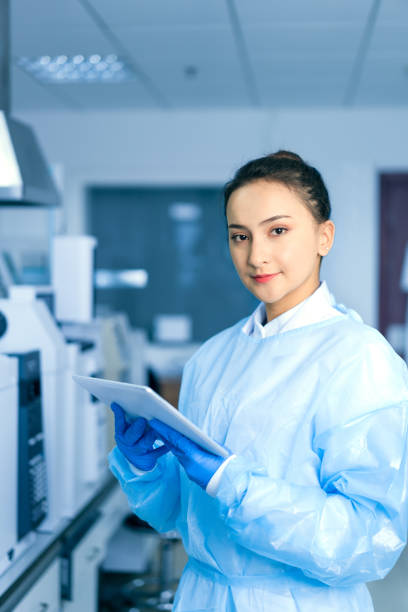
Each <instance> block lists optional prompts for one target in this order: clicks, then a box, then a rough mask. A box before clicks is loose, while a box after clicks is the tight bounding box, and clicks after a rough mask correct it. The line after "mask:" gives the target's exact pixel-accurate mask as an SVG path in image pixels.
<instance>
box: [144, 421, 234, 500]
mask: <svg viewBox="0 0 408 612" xmlns="http://www.w3.org/2000/svg"><path fill="white" fill-rule="evenodd" d="M149 425H150V427H151V428H152V429H154V431H155V432H156V433H157V435H158V437H159V438H160V439H161V440H163V442H164V443H165V445H166V446H167V447H168V448H170V450H171V452H172V453H173V454H174V455H175V456H176V457H177V459H178V460H179V461H180V463H181V465H182V466H183V468H184V469H185V471H186V473H187V476H188V477H189V478H190V480H193V481H194V482H196V483H197V484H198V485H200V487H201V488H203V489H206V487H207V484H208V483H209V481H210V480H211V478H212V476H213V475H214V474H215V472H216V471H217V470H218V468H219V467H220V465H221V464H222V463H224V461H225V459H224V458H223V457H220V456H218V455H213V454H212V453H209V452H208V451H206V450H204V449H203V448H202V447H201V446H199V445H198V444H196V443H195V442H193V441H192V440H190V439H189V438H186V436H183V435H182V434H180V433H179V432H178V431H176V430H175V429H173V428H172V427H169V425H166V424H165V423H163V422H162V421H159V420H158V419H152V420H151V421H150V422H149Z"/></svg>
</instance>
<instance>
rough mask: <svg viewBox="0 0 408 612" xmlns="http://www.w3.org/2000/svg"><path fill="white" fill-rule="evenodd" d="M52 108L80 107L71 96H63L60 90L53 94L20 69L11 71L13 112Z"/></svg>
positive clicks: (67, 108)
mask: <svg viewBox="0 0 408 612" xmlns="http://www.w3.org/2000/svg"><path fill="white" fill-rule="evenodd" d="M45 108H52V109H55V110H72V109H73V108H78V107H77V104H72V103H71V100H70V98H67V99H65V98H62V97H61V96H60V95H59V94H58V92H57V95H56V96H55V95H53V93H52V92H50V91H49V89H48V88H47V87H46V86H45V85H44V86H43V85H41V84H40V83H38V82H37V81H35V80H34V79H33V78H32V77H30V76H28V75H27V74H25V73H24V72H22V71H21V70H20V68H16V67H15V68H13V69H12V71H11V111H12V114H14V113H15V112H17V111H19V110H26V109H33V110H41V109H45Z"/></svg>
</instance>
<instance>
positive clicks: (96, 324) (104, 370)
mask: <svg viewBox="0 0 408 612" xmlns="http://www.w3.org/2000/svg"><path fill="white" fill-rule="evenodd" d="M62 331H63V333H64V335H65V337H66V338H69V339H71V340H72V339H76V340H80V339H82V340H84V339H87V340H90V341H92V342H94V343H95V349H96V355H97V359H98V362H97V364H96V365H97V368H96V370H95V371H94V372H89V373H88V376H97V377H98V376H99V377H105V378H109V379H111V380H120V381H122V382H126V381H127V382H132V383H134V384H139V385H144V384H146V383H147V369H146V360H145V346H146V334H145V332H144V330H141V329H131V328H130V326H129V323H128V319H127V316H126V315H125V314H124V313H114V314H112V315H108V316H106V317H98V318H97V319H94V320H93V321H91V322H90V323H87V324H85V323H76V324H75V323H71V324H64V325H62ZM98 370H99V374H97V373H96V372H97V371H98ZM76 373H77V374H81V373H82V372H79V371H78V372H76ZM84 375H86V374H84ZM94 402H95V398H94ZM97 405H98V403H96V402H95V406H97ZM99 405H100V403H99ZM87 414H88V418H93V417H94V416H95V414H94V412H92V411H88V413H87ZM99 414H100V416H101V418H102V416H104V417H105V422H103V421H99V423H100V425H101V427H102V426H105V427H106V429H107V434H105V438H104V440H106V439H107V448H108V449H111V448H112V447H113V446H114V445H115V438H114V419H113V415H112V413H111V411H110V410H106V408H105V409H104V412H101V411H100V413H99ZM100 448H101V449H102V450H101V452H105V455H106V451H104V450H103V447H100ZM89 452H92V451H91V447H89ZM89 465H91V464H89Z"/></svg>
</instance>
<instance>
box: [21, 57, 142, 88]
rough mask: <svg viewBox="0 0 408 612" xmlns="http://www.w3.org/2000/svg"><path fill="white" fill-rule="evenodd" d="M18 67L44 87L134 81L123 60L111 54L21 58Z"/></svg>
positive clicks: (131, 72)
mask: <svg viewBox="0 0 408 612" xmlns="http://www.w3.org/2000/svg"><path fill="white" fill-rule="evenodd" d="M17 65H18V66H19V67H20V68H22V69H23V70H25V71H26V72H28V73H29V74H31V75H32V76H34V77H35V78H36V79H38V80H39V81H42V82H44V83H78V82H85V83H97V82H99V83H100V82H103V83H109V82H113V83H118V82H121V81H129V80H131V79H133V78H134V74H133V71H132V69H131V68H130V67H129V66H127V64H126V62H125V61H124V59H123V58H119V57H118V56H117V55H114V54H113V53H110V54H109V55H105V56H103V55H99V54H98V53H93V54H92V55H89V56H88V57H85V56H84V55H81V54H78V55H73V56H71V57H68V56H67V55H55V56H50V55H42V56H40V57H20V58H18V60H17Z"/></svg>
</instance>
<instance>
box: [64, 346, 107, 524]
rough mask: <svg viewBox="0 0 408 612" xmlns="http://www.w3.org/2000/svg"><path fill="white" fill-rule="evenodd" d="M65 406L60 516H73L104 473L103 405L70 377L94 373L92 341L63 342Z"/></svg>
mask: <svg viewBox="0 0 408 612" xmlns="http://www.w3.org/2000/svg"><path fill="white" fill-rule="evenodd" d="M67 354H68V368H67V370H66V399H67V401H66V405H65V410H62V411H61V412H60V418H61V419H62V421H63V429H64V431H65V435H64V439H63V451H62V452H63V455H64V462H63V466H62V470H63V473H62V478H63V480H64V482H65V487H64V491H63V492H62V495H63V502H62V504H63V515H64V516H67V517H72V516H75V514H76V513H77V512H78V510H79V509H80V508H81V507H82V506H83V505H84V504H85V503H86V502H87V501H88V500H89V499H90V498H91V497H92V495H93V494H94V493H95V490H96V488H97V487H98V485H99V483H100V481H101V480H102V479H103V477H104V476H105V475H106V472H107V467H106V454H107V452H108V442H107V415H106V408H105V406H103V405H102V404H101V403H100V402H98V401H95V400H96V398H93V397H92V396H91V395H90V394H89V393H88V392H86V391H85V390H84V389H82V388H81V387H79V386H78V385H76V384H75V383H74V381H73V380H72V375H73V374H78V373H81V374H84V375H87V376H91V375H96V374H98V354H97V350H96V347H95V345H94V344H93V342H90V341H87V340H83V341H81V340H71V341H68V342H67Z"/></svg>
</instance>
